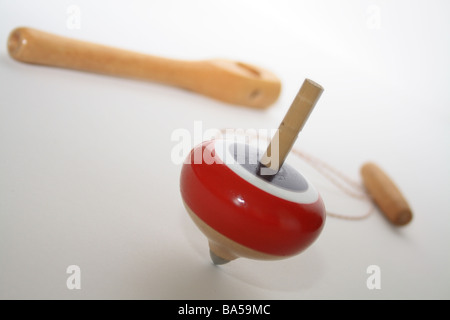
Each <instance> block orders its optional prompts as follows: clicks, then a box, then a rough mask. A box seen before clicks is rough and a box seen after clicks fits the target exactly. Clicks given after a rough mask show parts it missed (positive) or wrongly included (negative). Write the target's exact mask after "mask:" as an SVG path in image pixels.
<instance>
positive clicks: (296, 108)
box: [261, 79, 323, 173]
mask: <svg viewBox="0 0 450 320" xmlns="http://www.w3.org/2000/svg"><path fill="white" fill-rule="evenodd" d="M322 92H323V88H322V86H320V85H319V84H317V83H315V82H314V81H312V80H309V79H305V81H304V82H303V85H302V86H301V88H300V90H299V92H298V93H297V96H296V97H295V99H294V101H293V102H292V104H291V106H290V107H289V110H288V112H287V113H286V115H285V116H284V119H283V121H282V122H281V124H280V126H279V127H278V130H277V132H276V133H275V135H274V136H273V138H272V140H271V141H270V144H269V146H268V147H267V150H266V152H265V153H264V155H263V157H262V158H261V163H262V164H263V165H264V166H266V167H267V168H269V169H270V171H272V172H274V173H276V172H278V170H279V169H280V168H281V166H282V165H283V163H284V160H285V159H286V157H287V156H288V154H289V151H291V149H292V146H293V145H294V143H295V140H297V136H298V134H299V132H300V131H301V130H302V128H303V126H304V125H305V123H306V121H307V120H308V117H309V115H310V114H311V111H312V109H313V108H314V106H315V105H316V103H317V101H318V100H319V98H320V96H321V95H322Z"/></svg>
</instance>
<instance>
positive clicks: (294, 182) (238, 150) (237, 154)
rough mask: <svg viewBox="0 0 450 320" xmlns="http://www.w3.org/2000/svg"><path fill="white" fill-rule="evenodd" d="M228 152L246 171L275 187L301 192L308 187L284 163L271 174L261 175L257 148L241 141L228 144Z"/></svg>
mask: <svg viewBox="0 0 450 320" xmlns="http://www.w3.org/2000/svg"><path fill="white" fill-rule="evenodd" d="M229 151H230V153H231V154H232V155H233V157H234V160H235V161H236V162H237V163H239V164H240V165H241V166H243V167H244V168H245V169H246V170H247V171H248V172H250V173H251V174H253V175H255V176H257V177H258V178H260V179H263V180H265V181H267V182H269V183H271V184H274V185H276V186H277V187H280V188H283V189H286V190H289V191H294V192H303V191H306V190H307V189H308V183H307V182H306V180H305V178H304V177H303V176H302V175H301V174H300V173H299V172H298V171H297V170H295V169H294V168H293V167H291V166H290V165H288V164H286V163H284V164H283V166H282V167H281V168H280V170H278V172H277V173H276V174H273V175H262V174H260V172H261V166H263V165H262V164H261V163H260V162H259V159H260V158H261V155H262V153H260V152H259V150H258V149H256V148H254V147H251V146H249V145H247V144H243V143H233V144H231V145H230V150H229Z"/></svg>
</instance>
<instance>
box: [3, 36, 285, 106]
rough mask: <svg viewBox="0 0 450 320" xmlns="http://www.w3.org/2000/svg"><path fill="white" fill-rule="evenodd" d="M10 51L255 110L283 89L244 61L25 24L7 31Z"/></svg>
mask: <svg viewBox="0 0 450 320" xmlns="http://www.w3.org/2000/svg"><path fill="white" fill-rule="evenodd" d="M8 51H9V54H10V56H11V57H13V58H14V59H16V60H18V61H22V62H27V63H34V64H41V65H47V66H55V67H61V68H69V69H75V70H82V71H88V72H95V73H101V74H107V75H114V76H122V77H130V78H137V79H142V80H150V81H156V82H161V83H164V84H168V85H173V86H177V87H182V88H185V89H188V90H192V91H195V92H197V93H201V94H204V95H206V96H209V97H212V98H215V99H218V100H221V101H224V102H228V103H233V104H239V105H244V106H248V107H253V108H267V107H268V106H270V105H271V104H272V103H274V102H275V101H276V99H277V98H278V96H279V94H280V90H281V83H280V80H279V79H278V78H277V77H276V76H275V75H274V74H272V73H271V72H269V71H267V70H265V69H262V68H259V67H256V66H252V65H249V64H245V63H242V62H235V61H229V60H218V59H217V60H205V61H183V60H174V59H166V58H162V57H156V56H151V55H146V54H141V53H137V52H132V51H128V50H122V49H117V48H112V47H108V46H104V45H100V44H95V43H90V42H85V41H79V40H74V39H70V38H66V37H61V36H57V35H54V34H50V33H47V32H43V31H39V30H36V29H31V28H24V27H22V28H17V29H15V30H13V31H12V32H11V34H10V36H9V39H8Z"/></svg>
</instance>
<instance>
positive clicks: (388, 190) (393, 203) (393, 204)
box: [361, 163, 412, 226]
mask: <svg viewBox="0 0 450 320" xmlns="http://www.w3.org/2000/svg"><path fill="white" fill-rule="evenodd" d="M361 175H362V178H363V182H364V186H365V187H366V189H367V191H368V192H369V194H370V195H371V197H372V198H373V200H374V201H375V203H376V204H377V205H378V207H379V208H380V210H381V211H382V212H383V214H384V215H385V216H386V218H388V220H389V221H390V222H392V223H393V224H394V225H397V226H402V225H406V224H408V223H409V222H410V221H411V219H412V212H411V209H410V207H409V205H408V203H407V202H406V199H405V197H404V196H403V195H402V193H401V192H400V190H399V189H398V188H397V186H396V185H395V184H394V182H392V180H391V179H390V178H389V177H388V176H387V174H386V173H385V172H383V170H381V169H380V167H378V166H377V165H376V164H374V163H366V164H364V165H363V166H362V167H361Z"/></svg>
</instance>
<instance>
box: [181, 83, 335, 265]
mask: <svg viewBox="0 0 450 320" xmlns="http://www.w3.org/2000/svg"><path fill="white" fill-rule="evenodd" d="M322 91H323V88H322V87H321V86H320V85H318V84H316V83H314V82H313V81H311V80H308V79H307V80H305V81H304V83H303V85H302V87H301V89H300V91H299V93H298V94H297V96H296V98H295V99H294V101H293V103H292V105H291V107H290V109H289V110H288V112H287V114H286V116H285V117H284V119H283V121H282V123H281V125H280V126H279V128H278V130H277V132H276V134H275V135H274V137H273V138H272V141H271V142H270V144H269V146H268V148H267V150H265V153H264V154H262V153H261V152H260V150H258V149H257V148H255V147H252V146H250V145H249V144H244V143H240V142H237V141H236V140H235V139H216V140H210V141H205V142H203V143H201V144H200V145H198V146H196V147H194V149H192V150H191V152H190V154H189V155H188V157H187V159H186V161H185V163H184V164H183V167H182V170H181V180H180V183H181V195H182V198H183V202H184V205H185V207H186V209H187V212H188V213H189V215H190V217H191V218H192V220H193V221H194V223H195V224H196V225H197V227H198V228H199V229H200V230H201V231H202V232H203V233H204V234H205V235H206V237H207V238H208V241H209V247H210V255H211V258H212V261H213V262H214V264H223V263H226V262H229V261H230V260H233V259H236V258H238V257H246V258H251V259H260V260H276V259H283V258H287V257H290V256H293V255H296V254H298V253H299V252H301V251H302V250H304V249H305V248H307V247H308V246H309V245H310V244H311V243H312V242H313V241H314V240H315V239H316V238H317V237H318V236H319V234H320V232H321V230H322V228H323V225H324V222H325V214H326V213H325V207H324V204H323V201H322V199H321V197H320V195H319V193H318V192H317V191H316V189H315V188H314V187H313V186H312V184H311V183H310V182H309V181H308V180H307V179H306V178H305V177H304V176H303V175H301V174H300V173H299V172H298V171H297V170H295V169H294V168H293V167H291V166H289V165H288V164H287V163H284V160H285V158H286V157H287V155H288V153H289V151H290V149H291V147H292V145H293V144H294V142H295V140H296V138H297V135H298V133H299V131H300V130H301V129H302V127H303V125H304V123H305V122H306V120H307V118H308V116H309V114H310V112H311V111H312V109H313V107H314V105H315V104H316V102H317V100H318V99H319V97H320V95H321V93H322Z"/></svg>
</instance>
